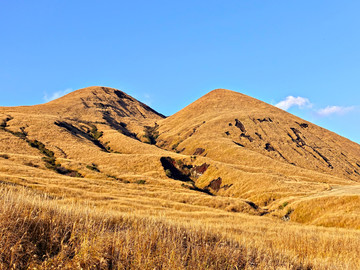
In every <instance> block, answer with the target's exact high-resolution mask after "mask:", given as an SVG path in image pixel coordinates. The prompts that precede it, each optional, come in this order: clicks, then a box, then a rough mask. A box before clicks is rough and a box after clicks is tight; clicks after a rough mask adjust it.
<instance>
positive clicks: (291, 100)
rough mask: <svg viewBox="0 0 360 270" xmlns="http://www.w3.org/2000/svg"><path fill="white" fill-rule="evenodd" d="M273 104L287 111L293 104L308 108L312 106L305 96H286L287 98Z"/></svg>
mask: <svg viewBox="0 0 360 270" xmlns="http://www.w3.org/2000/svg"><path fill="white" fill-rule="evenodd" d="M275 106H276V107H278V108H280V109H282V110H285V111H287V110H288V109H290V108H291V107H294V106H298V107H300V108H304V107H307V108H310V107H312V104H311V102H310V100H309V99H307V98H304V97H293V96H288V97H287V98H285V99H284V100H282V101H280V102H279V103H278V104H276V105H275Z"/></svg>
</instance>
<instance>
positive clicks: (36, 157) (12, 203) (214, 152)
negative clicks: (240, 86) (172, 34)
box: [0, 87, 360, 269]
mask: <svg viewBox="0 0 360 270" xmlns="http://www.w3.org/2000/svg"><path fill="white" fill-rule="evenodd" d="M114 91H115V90H114V89H107V90H106V91H105V90H104V89H102V88H99V87H95V88H89V89H83V90H79V91H77V92H76V93H73V94H74V95H71V94H70V95H69V96H67V97H64V98H63V99H61V100H59V101H56V102H52V103H49V104H45V105H39V106H35V107H21V108H1V112H2V113H0V125H2V123H3V121H4V120H6V119H7V118H8V117H9V115H10V116H11V117H13V118H12V119H11V120H8V121H7V125H6V128H5V129H4V128H0V183H2V187H1V190H0V204H1V206H0V208H1V209H0V215H1V217H0V237H1V238H0V239H1V241H0V261H1V263H2V265H0V268H4V269H7V268H11V267H12V268H17V269H24V268H28V267H29V268H35V269H36V268H40V269H48V268H51V267H55V268H56V267H58V268H59V269H64V268H65V269H66V268H68V269H74V268H75V269H79V268H83V269H91V268H93V269H108V268H110V269H184V268H187V269H254V268H258V269H304V268H306V267H308V268H309V269H360V258H359V256H358V254H359V246H360V232H359V231H358V230H354V229H359V228H360V227H359V224H360V223H359V220H360V213H359V203H360V202H359V198H360V188H359V185H358V184H356V182H354V180H357V179H358V178H356V176H354V175H352V176H349V177H347V176H346V177H345V176H344V171H346V170H349V168H350V167H351V168H352V169H353V170H355V169H354V168H355V167H354V166H360V161H359V160H360V157H359V154H358V153H359V152H358V149H359V146H358V145H356V144H354V143H352V142H350V141H348V140H346V139H344V138H341V137H339V136H337V135H334V134H332V133H330V132H328V131H325V130H323V129H320V128H319V127H316V126H314V125H310V123H309V127H308V128H307V129H304V130H301V131H302V132H303V133H302V136H304V138H305V137H306V138H307V139H306V140H307V143H308V144H309V145H310V144H311V145H312V146H316V147H320V148H315V149H320V150H321V151H322V153H323V154H326V155H327V156H328V157H329V158H330V159H331V163H332V164H333V165H334V166H335V167H336V168H334V170H331V169H329V168H328V167H327V164H326V162H324V160H322V159H321V157H320V156H319V155H317V154H316V152H314V151H313V152H312V153H313V154H314V155H317V158H314V157H313V156H312V155H311V154H310V153H305V152H302V151H304V150H301V149H298V148H299V147H296V146H295V148H294V147H290V148H288V146H290V145H291V144H292V143H293V142H292V141H291V139H290V137H289V136H288V135H287V134H286V133H287V132H289V130H290V127H293V126H294V125H298V124H297V123H296V122H299V121H302V120H301V119H298V118H296V117H293V116H289V115H288V114H285V113H284V112H282V111H280V110H278V109H276V108H273V107H269V105H266V104H264V103H261V102H260V101H256V100H253V99H251V98H249V97H246V96H243V95H240V94H233V93H232V92H229V91H226V90H219V91H215V92H214V93H212V94H209V95H207V96H205V98H203V99H201V100H199V101H197V102H196V103H195V105H191V106H189V107H188V108H186V109H184V110H182V111H181V112H179V113H178V114H175V115H174V116H172V117H169V118H168V119H165V120H161V121H159V119H161V116H159V115H157V114H155V113H153V112H151V111H149V110H147V109H146V107H144V106H143V105H141V104H140V103H137V102H136V101H134V100H132V99H131V97H128V96H127V98H125V105H124V104H123V105H124V106H123V107H121V106H120V107H119V108H120V109H121V110H122V109H124V108H126V107H128V108H129V110H128V111H124V112H122V111H119V110H118V109H116V108H115V107H116V106H118V105H117V104H122V103H121V102H120V103H119V102H118V100H117V99H116V98H117V97H114V93H115V92H114ZM103 92H105V94H104V93H103ZM103 94H104V95H103ZM89 95H90V96H89ZM227 95H230V96H231V99H227V100H225V102H222V101H223V100H222V99H221V97H222V96H227ZM239 95H240V96H239ZM81 100H83V101H85V102H84V103H83V102H82V101H81ZM235 100H237V102H233V101H235ZM230 101H231V102H230ZM99 102H100V103H102V104H103V105H96V104H98V103H99ZM209 102H210V103H209ZM84 104H86V105H84ZM106 104H108V105H111V106H109V107H106V106H105V105H106ZM209 104H210V105H209ZM214 104H215V105H216V106H215V107H213V106H212V105H214ZM115 105H116V106H115ZM99 106H100V108H99ZM104 107H106V109H104ZM72 109H73V110H72ZM59 112H61V113H59ZM81 112H83V113H81ZM104 112H107V113H109V114H107V113H105V114H104ZM122 113H125V114H127V115H125V116H121V114H122ZM79 114H81V117H80V118H78V119H76V117H77V116H79ZM109 115H110V116H111V117H112V118H113V120H114V121H117V122H118V123H120V121H121V122H122V125H123V126H126V128H127V129H128V130H129V131H130V132H134V133H136V134H137V135H138V136H139V137H140V138H141V136H142V135H143V134H144V125H148V126H153V125H154V123H155V122H158V123H159V125H160V126H159V132H160V137H159V138H158V144H157V146H154V145H149V144H144V143H142V142H141V141H139V140H134V139H133V138H130V137H128V136H126V135H124V134H121V133H120V132H119V131H117V130H115V128H114V127H111V126H110V124H109V123H107V122H106V121H105V120H104V119H103V117H104V116H109ZM265 117H271V118H272V119H274V122H272V123H268V122H263V123H261V126H260V123H258V122H256V121H255V122H254V121H253V119H252V118H256V119H257V118H259V119H263V118H265ZM235 118H238V119H240V120H241V121H242V122H243V124H244V125H245V126H246V128H247V130H248V132H249V133H251V136H252V137H254V138H255V136H256V135H255V133H254V132H255V131H256V132H260V133H261V134H262V138H263V141H261V142H259V141H255V142H254V141H253V142H251V143H250V142H247V141H246V140H247V139H246V138H245V139H244V138H243V137H239V136H240V131H239V129H238V128H236V127H234V126H232V127H230V126H229V123H230V122H232V123H233V124H234V119H235ZM60 120H61V121H65V122H66V123H68V124H70V125H72V126H74V127H75V128H76V129H77V130H78V131H79V130H80V131H81V130H83V131H84V130H87V129H89V128H91V127H92V125H95V126H96V128H97V129H98V131H99V132H100V131H101V132H103V136H102V137H100V138H99V139H98V142H97V143H100V144H102V145H103V146H106V147H110V149H111V151H110V152H105V151H104V149H101V148H100V147H99V146H98V145H96V144H95V143H94V141H92V140H91V139H89V138H86V134H85V135H84V134H83V133H78V134H76V132H70V131H68V130H66V129H64V128H63V127H60V126H58V125H55V124H54V122H55V121H60ZM204 121H205V123H204ZM280 122H281V124H280ZM299 123H300V122H299ZM272 125H273V126H272ZM274 126H275V128H274ZM230 128H232V130H230ZM228 129H229V130H230V131H231V133H230V135H229V136H228V135H225V131H227V130H228ZM299 129H300V127H299ZM21 130H24V131H25V132H26V133H27V139H28V140H38V141H40V142H42V143H43V144H44V145H45V146H46V148H47V149H48V150H51V151H52V152H54V155H55V157H56V163H57V164H59V165H60V164H61V166H62V167H64V168H66V169H70V170H74V171H76V172H78V173H80V174H81V175H82V176H83V177H82V178H79V177H69V176H66V175H60V174H59V173H56V172H55V171H54V170H49V169H48V168H47V167H46V163H45V162H44V160H43V159H42V158H43V157H44V154H43V153H41V151H39V150H38V149H35V148H33V147H30V146H29V144H28V143H27V142H26V140H24V139H23V138H21V137H18V136H16V135H14V133H16V132H20V131H21ZM290 131H291V130H290ZM236 132H237V133H236ZM279 134H280V135H281V136H280V135H279ZM293 136H295V135H293ZM321 138H324V142H321ZM233 140H234V141H237V142H240V143H242V144H243V145H244V146H245V147H240V146H238V145H236V144H234V143H233ZM265 141H271V142H273V146H274V147H275V148H276V149H278V150H279V151H281V153H282V154H283V156H284V157H285V158H286V159H289V160H290V158H291V157H294V158H295V161H296V163H297V166H294V165H291V164H289V163H288V162H284V160H281V159H282V158H281V157H280V156H279V155H278V154H276V153H271V152H267V151H265V152H264V145H263V144H264V143H265ZM174 144H178V145H177V147H176V148H175V151H180V150H183V148H185V150H183V151H182V152H181V153H175V152H173V151H168V150H170V149H171V148H172V147H173V145H174ZM159 146H161V147H162V148H160V147H159ZM198 147H203V148H204V149H205V153H204V154H203V156H196V157H195V156H194V155H193V153H194V151H195V150H196V148H198ZM166 149H168V150H166ZM323 149H326V151H325V152H323ZM329 149H330V150H329ZM320 150H319V151H320ZM341 153H342V154H341ZM205 154H206V156H204V155H205ZM166 156H170V157H172V158H173V159H174V160H176V161H181V162H182V163H183V164H187V165H189V166H190V165H191V166H200V165H201V164H204V163H207V164H209V165H210V166H209V168H208V169H207V170H206V172H205V173H204V174H203V175H201V176H200V177H199V178H198V179H195V184H196V186H197V187H199V188H205V187H206V186H207V185H208V184H209V183H210V182H211V181H212V180H214V179H217V178H218V177H221V178H222V184H221V185H222V186H223V185H231V187H230V188H228V189H220V190H219V191H214V190H210V191H211V192H213V193H214V194H215V195H216V196H209V195H207V194H204V193H202V192H198V191H194V190H190V189H189V187H190V185H189V184H188V183H183V182H181V181H176V180H173V179H169V178H168V177H167V176H166V173H165V170H164V168H163V167H162V165H161V162H160V158H161V157H166ZM357 158H358V159H357ZM357 161H358V163H359V165H356V162H357ZM94 166H95V167H96V168H97V170H94V169H93V168H94ZM316 166H318V168H317V167H316ZM349 166H350V167H349ZM359 170H360V168H359ZM346 175H349V174H348V173H346ZM253 203H255V204H256V205H255V206H254V204H253ZM264 213H265V215H264V216H260V215H262V214H264ZM284 217H285V220H286V219H290V220H289V221H284V220H283V219H284ZM313 225H319V226H313ZM320 226H322V227H320ZM326 227H333V228H326ZM35 255H36V256H35ZM14 264H15V265H14ZM236 267H237V268H236Z"/></svg>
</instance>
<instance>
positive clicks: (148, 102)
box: [143, 93, 152, 106]
mask: <svg viewBox="0 0 360 270" xmlns="http://www.w3.org/2000/svg"><path fill="white" fill-rule="evenodd" d="M143 102H144V103H145V104H146V105H148V106H151V104H152V98H151V96H150V95H149V94H147V93H145V94H144V101H143Z"/></svg>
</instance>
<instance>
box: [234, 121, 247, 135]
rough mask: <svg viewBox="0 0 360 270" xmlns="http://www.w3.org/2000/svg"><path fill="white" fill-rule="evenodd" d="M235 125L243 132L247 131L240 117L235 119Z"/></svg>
mask: <svg viewBox="0 0 360 270" xmlns="http://www.w3.org/2000/svg"><path fill="white" fill-rule="evenodd" d="M235 126H236V127H237V128H239V129H240V130H241V131H242V132H246V129H245V126H244V125H243V123H241V122H240V121H239V120H238V119H235Z"/></svg>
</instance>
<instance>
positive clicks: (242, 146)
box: [233, 141, 245, 147]
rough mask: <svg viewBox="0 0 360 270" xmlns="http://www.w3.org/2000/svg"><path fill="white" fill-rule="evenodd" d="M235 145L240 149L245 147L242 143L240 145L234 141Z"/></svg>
mask: <svg viewBox="0 0 360 270" xmlns="http://www.w3.org/2000/svg"><path fill="white" fill-rule="evenodd" d="M233 143H235V144H236V145H237V146H240V147H245V146H244V145H242V144H241V143H238V142H235V141H233Z"/></svg>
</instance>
